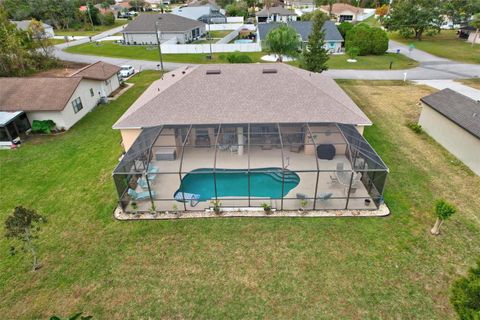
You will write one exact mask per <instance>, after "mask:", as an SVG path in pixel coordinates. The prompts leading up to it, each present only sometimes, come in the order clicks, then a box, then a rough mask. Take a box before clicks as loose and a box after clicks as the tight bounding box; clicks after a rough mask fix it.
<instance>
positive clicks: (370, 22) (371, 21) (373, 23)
mask: <svg viewBox="0 0 480 320" xmlns="http://www.w3.org/2000/svg"><path fill="white" fill-rule="evenodd" d="M362 23H366V24H368V25H369V26H372V27H381V26H382V24H381V23H380V21H378V20H377V19H376V18H375V15H373V16H371V17H369V18H368V19H365V20H363V21H362Z"/></svg>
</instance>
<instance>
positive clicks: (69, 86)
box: [0, 77, 82, 111]
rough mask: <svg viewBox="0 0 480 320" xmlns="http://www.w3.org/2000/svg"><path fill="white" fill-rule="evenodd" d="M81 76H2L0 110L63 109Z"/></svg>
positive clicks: (0, 80)
mask: <svg viewBox="0 0 480 320" xmlns="http://www.w3.org/2000/svg"><path fill="white" fill-rule="evenodd" d="M80 81H82V78H81V77H71V78H0V111H61V110H63V109H64V108H65V105H66V104H67V102H68V100H69V99H70V97H71V96H72V95H73V93H74V92H75V89H76V88H77V87H78V85H79V83H80Z"/></svg>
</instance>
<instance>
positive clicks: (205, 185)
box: [175, 168, 300, 201]
mask: <svg viewBox="0 0 480 320" xmlns="http://www.w3.org/2000/svg"><path fill="white" fill-rule="evenodd" d="M267 170H268V171H269V172H261V171H267ZM215 176H216V181H217V196H218V197H248V173H247V172H245V169H216V171H215ZM299 182H300V177H299V176H298V174H296V173H295V172H293V171H290V170H285V187H284V190H283V194H282V168H258V169H250V196H251V197H264V198H282V197H284V196H285V195H286V194H287V193H288V192H290V190H292V189H293V188H295V187H296V186H297V185H298V183H299ZM178 192H186V193H193V194H198V195H200V201H207V200H211V199H214V198H215V185H214V179H213V169H208V168H201V169H195V170H193V171H191V172H190V173H187V174H186V175H185V177H184V178H183V180H182V184H181V186H180V188H179V189H178V190H177V191H176V192H175V194H176V193H178Z"/></svg>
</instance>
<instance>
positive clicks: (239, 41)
mask: <svg viewBox="0 0 480 320" xmlns="http://www.w3.org/2000/svg"><path fill="white" fill-rule="evenodd" d="M252 42H253V40H252V39H238V40H235V41H234V42H233V43H252Z"/></svg>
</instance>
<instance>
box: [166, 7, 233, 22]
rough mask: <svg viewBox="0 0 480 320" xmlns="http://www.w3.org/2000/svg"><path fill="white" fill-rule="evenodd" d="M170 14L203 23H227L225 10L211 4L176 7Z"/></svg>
mask: <svg viewBox="0 0 480 320" xmlns="http://www.w3.org/2000/svg"><path fill="white" fill-rule="evenodd" d="M172 14H175V15H177V16H180V17H184V18H188V19H192V20H198V21H202V22H204V23H227V17H226V16H225V12H224V11H223V10H221V9H220V8H219V7H217V6H215V5H212V4H206V5H201V6H200V5H189V6H188V7H177V8H174V9H173V10H172Z"/></svg>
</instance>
